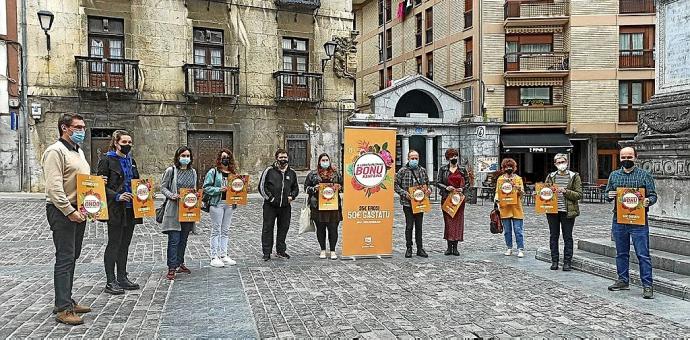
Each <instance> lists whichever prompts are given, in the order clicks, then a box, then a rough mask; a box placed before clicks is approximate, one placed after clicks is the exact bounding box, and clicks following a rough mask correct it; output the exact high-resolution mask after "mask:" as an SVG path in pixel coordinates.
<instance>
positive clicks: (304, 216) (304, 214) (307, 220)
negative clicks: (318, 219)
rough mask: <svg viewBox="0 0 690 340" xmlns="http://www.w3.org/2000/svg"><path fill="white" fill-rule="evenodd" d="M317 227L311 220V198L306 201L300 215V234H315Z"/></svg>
mask: <svg viewBox="0 0 690 340" xmlns="http://www.w3.org/2000/svg"><path fill="white" fill-rule="evenodd" d="M315 231H316V227H315V226H314V223H313V222H312V220H311V208H309V196H307V197H306V198H305V199H304V207H302V211H300V213H299V234H300V235H302V234H304V233H309V232H315Z"/></svg>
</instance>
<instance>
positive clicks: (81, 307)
mask: <svg viewBox="0 0 690 340" xmlns="http://www.w3.org/2000/svg"><path fill="white" fill-rule="evenodd" d="M72 308H73V310H74V312H75V313H78V314H84V313H88V312H90V311H91V307H88V306H84V305H80V304H78V303H75V304H74V306H72Z"/></svg>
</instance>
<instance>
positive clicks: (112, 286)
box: [105, 281, 125, 295]
mask: <svg viewBox="0 0 690 340" xmlns="http://www.w3.org/2000/svg"><path fill="white" fill-rule="evenodd" d="M105 292H106V293H108V294H112V295H121V294H124V293H125V290H124V289H122V287H120V285H119V284H118V283H117V281H113V282H108V283H107V284H106V285H105Z"/></svg>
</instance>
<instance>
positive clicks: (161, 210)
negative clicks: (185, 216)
mask: <svg viewBox="0 0 690 340" xmlns="http://www.w3.org/2000/svg"><path fill="white" fill-rule="evenodd" d="M174 174H175V168H174V167H173V176H171V177H170V183H168V187H171V186H172V181H173V177H175V175H174ZM167 204H168V198H167V197H166V198H165V200H163V204H161V206H160V207H158V208H156V222H158V223H163V215H165V206H166V205H167Z"/></svg>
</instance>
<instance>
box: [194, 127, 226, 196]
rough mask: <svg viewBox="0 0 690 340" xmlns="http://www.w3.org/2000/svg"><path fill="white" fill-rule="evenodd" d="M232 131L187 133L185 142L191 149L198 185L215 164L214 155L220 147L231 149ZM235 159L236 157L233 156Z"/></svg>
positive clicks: (200, 184) (201, 183)
mask: <svg viewBox="0 0 690 340" xmlns="http://www.w3.org/2000/svg"><path fill="white" fill-rule="evenodd" d="M232 137H233V135H232V132H229V131H228V132H202V131H194V132H189V133H188V134H187V144H188V145H189V147H190V148H191V149H192V152H193V155H194V163H193V164H192V165H193V167H194V169H196V172H197V176H198V179H197V181H198V183H199V187H200V188H201V186H202V185H203V183H204V176H206V172H208V170H209V169H211V168H213V167H214V166H216V156H217V155H218V152H219V151H220V150H221V149H222V148H228V149H230V150H232V139H233V138H232ZM235 161H237V157H235Z"/></svg>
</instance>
